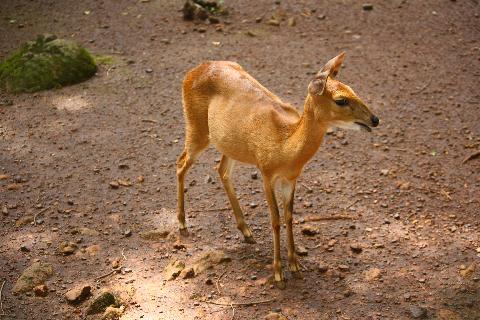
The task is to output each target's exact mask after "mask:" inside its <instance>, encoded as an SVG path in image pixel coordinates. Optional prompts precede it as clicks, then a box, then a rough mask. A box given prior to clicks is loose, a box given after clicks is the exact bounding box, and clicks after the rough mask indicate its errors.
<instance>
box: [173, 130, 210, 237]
mask: <svg viewBox="0 0 480 320" xmlns="http://www.w3.org/2000/svg"><path fill="white" fill-rule="evenodd" d="M207 146H208V134H204V135H199V134H198V133H197V134H196V133H195V132H192V131H188V130H187V134H186V138H185V148H184V149H183V151H182V153H181V154H180V156H179V157H178V159H177V218H178V223H179V230H180V234H181V235H183V236H187V235H188V231H187V225H186V222H185V188H184V183H185V175H186V173H187V171H188V169H189V168H190V167H191V166H192V164H193V163H194V162H195V160H196V159H197V158H198V156H199V155H200V154H201V153H202V151H203V150H205V148H206V147H207Z"/></svg>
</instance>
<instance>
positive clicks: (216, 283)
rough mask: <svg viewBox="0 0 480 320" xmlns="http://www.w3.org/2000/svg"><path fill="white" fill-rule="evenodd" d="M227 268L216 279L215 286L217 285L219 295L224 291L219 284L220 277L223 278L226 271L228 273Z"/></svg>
mask: <svg viewBox="0 0 480 320" xmlns="http://www.w3.org/2000/svg"><path fill="white" fill-rule="evenodd" d="M227 270H228V269H227ZM227 270H225V271H224V272H223V273H222V274H221V275H220V276H219V277H218V278H217V280H216V281H215V286H216V287H217V291H218V295H222V293H221V292H220V286H219V284H218V282H219V281H220V279H222V277H223V276H224V275H225V273H227Z"/></svg>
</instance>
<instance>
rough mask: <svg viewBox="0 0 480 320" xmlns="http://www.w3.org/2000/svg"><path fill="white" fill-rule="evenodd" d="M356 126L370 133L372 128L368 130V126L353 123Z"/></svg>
mask: <svg viewBox="0 0 480 320" xmlns="http://www.w3.org/2000/svg"><path fill="white" fill-rule="evenodd" d="M355 124H356V125H358V126H359V127H360V128H361V129H363V130H366V131H368V132H372V128H370V127H369V126H367V125H366V124H365V123H361V122H355Z"/></svg>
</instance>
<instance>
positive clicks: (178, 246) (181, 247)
mask: <svg viewBox="0 0 480 320" xmlns="http://www.w3.org/2000/svg"><path fill="white" fill-rule="evenodd" d="M173 248H174V249H177V250H185V249H186V248H187V247H185V245H184V244H183V243H180V242H175V243H174V244H173Z"/></svg>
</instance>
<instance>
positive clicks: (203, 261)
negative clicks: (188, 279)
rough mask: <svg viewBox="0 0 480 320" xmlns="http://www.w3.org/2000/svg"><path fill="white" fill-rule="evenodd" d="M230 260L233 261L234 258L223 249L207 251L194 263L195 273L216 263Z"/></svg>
mask: <svg viewBox="0 0 480 320" xmlns="http://www.w3.org/2000/svg"><path fill="white" fill-rule="evenodd" d="M230 261H232V258H230V257H229V256H228V255H227V254H226V253H225V252H223V251H221V250H212V251H207V252H205V253H202V254H201V255H200V256H199V257H198V258H197V259H196V261H195V263H194V264H193V270H194V271H195V275H198V274H200V273H202V272H203V271H205V270H207V269H211V268H213V267H214V266H215V265H218V264H221V263H224V262H230Z"/></svg>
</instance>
